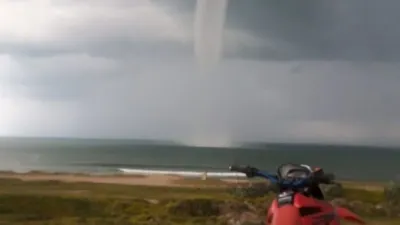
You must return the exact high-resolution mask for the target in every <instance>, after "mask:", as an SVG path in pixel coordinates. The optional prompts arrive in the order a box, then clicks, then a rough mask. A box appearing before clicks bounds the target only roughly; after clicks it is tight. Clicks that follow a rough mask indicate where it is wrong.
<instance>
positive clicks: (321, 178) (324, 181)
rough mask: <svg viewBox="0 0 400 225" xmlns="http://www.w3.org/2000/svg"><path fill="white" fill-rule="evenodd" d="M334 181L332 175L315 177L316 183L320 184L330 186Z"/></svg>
mask: <svg viewBox="0 0 400 225" xmlns="http://www.w3.org/2000/svg"><path fill="white" fill-rule="evenodd" d="M334 180H335V175H334V174H333V173H327V174H324V175H322V176H319V177H317V181H318V182H319V183H322V184H332V183H333V182H334Z"/></svg>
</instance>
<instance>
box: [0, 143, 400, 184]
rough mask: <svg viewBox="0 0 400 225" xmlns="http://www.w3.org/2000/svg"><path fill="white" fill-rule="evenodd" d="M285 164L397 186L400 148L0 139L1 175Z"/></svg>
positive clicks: (270, 167) (211, 169) (220, 169)
mask: <svg viewBox="0 0 400 225" xmlns="http://www.w3.org/2000/svg"><path fill="white" fill-rule="evenodd" d="M288 162H291V163H301V164H308V165H311V166H318V167H322V168H324V170H325V171H327V172H332V173H334V174H336V177H337V178H338V179H341V180H356V181H389V180H400V148H395V147H391V148H384V147H368V146H341V145H322V144H318V145H317V144H284V143H278V144H271V143H247V144H242V145H238V146H236V147H229V148H228V147H224V148H221V147H218V148H217V147H194V146H186V145H181V144H177V143H174V142H161V141H143V140H95V139H62V138H0V170H2V171H15V172H28V171H45V172H68V173H89V174H114V173H115V174H117V173H123V172H125V173H129V171H139V170H140V171H150V172H155V171H158V172H160V171H161V172H168V171H169V172H171V171H172V172H177V171H181V172H204V171H207V172H218V173H220V174H222V176H223V174H227V173H229V170H228V167H229V166H230V165H232V164H238V165H251V166H255V167H257V168H259V169H262V170H265V171H270V172H274V171H276V168H277V166H279V165H280V164H282V163H288Z"/></svg>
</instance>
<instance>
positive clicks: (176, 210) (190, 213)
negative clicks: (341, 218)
mask: <svg viewBox="0 0 400 225" xmlns="http://www.w3.org/2000/svg"><path fill="white" fill-rule="evenodd" d="M184 182H189V183H190V184H193V185H195V184H196V182H200V183H201V181H195V180H190V181H184ZM207 182H211V181H207ZM211 183H212V184H211V185H213V184H215V183H214V181H213V182H211ZM202 184H204V185H201V186H200V188H180V187H175V188H170V187H145V186H131V185H113V184H95V183H64V182H59V181H29V182H28V181H20V180H17V179H0V224H6V225H17V224H18V225H46V224H49V225H50V224H53V225H55V224H60V225H80V224H101V225H107V224H118V225H128V224H144V225H146V224H148V225H150V224H162V225H168V224H172V225H174V224H175V225H177V224H188V225H194V224H205V225H207V224H213V225H218V224H222V222H221V219H220V216H219V214H220V212H219V211H218V209H217V208H216V206H218V205H219V204H222V203H224V204H225V203H226V202H229V206H230V207H233V208H235V207H239V208H240V207H242V205H243V202H244V201H247V202H249V203H250V204H251V205H253V206H255V208H256V209H257V211H258V212H259V213H261V215H262V214H264V213H265V211H266V208H267V206H268V202H270V201H271V199H272V197H273V196H265V197H262V198H251V199H240V198H237V197H234V196H232V195H230V194H229V193H228V192H227V190H226V188H208V187H207V185H205V184H209V183H202ZM218 184H219V183H218ZM344 198H346V199H352V200H360V201H363V202H368V203H377V202H380V201H382V200H383V199H384V196H383V192H382V191H377V190H375V191H371V190H363V189H357V188H354V187H353V188H346V190H345V192H344ZM371 222H372V223H371V224H372V225H380V224H382V225H392V224H393V225H394V224H400V221H399V220H397V221H396V220H394V219H391V220H389V219H385V218H371Z"/></svg>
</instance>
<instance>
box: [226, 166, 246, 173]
mask: <svg viewBox="0 0 400 225" xmlns="http://www.w3.org/2000/svg"><path fill="white" fill-rule="evenodd" d="M229 170H230V171H234V172H239V173H246V172H247V171H248V167H246V166H239V165H231V166H229Z"/></svg>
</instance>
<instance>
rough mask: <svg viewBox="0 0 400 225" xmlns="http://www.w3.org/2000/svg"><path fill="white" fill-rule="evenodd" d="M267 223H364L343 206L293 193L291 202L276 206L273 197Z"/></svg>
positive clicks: (323, 224)
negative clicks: (342, 221)
mask: <svg viewBox="0 0 400 225" xmlns="http://www.w3.org/2000/svg"><path fill="white" fill-rule="evenodd" d="M266 219H267V224H269V225H340V219H345V220H348V221H351V222H355V223H359V224H364V222H363V221H362V220H361V219H360V218H359V217H358V216H357V215H355V214H354V213H352V212H350V211H349V210H347V209H345V208H335V207H334V206H332V205H331V204H329V203H328V202H325V201H320V200H317V199H314V198H310V197H306V196H304V195H302V194H299V193H297V194H295V196H294V200H293V204H286V205H283V206H281V207H278V202H277V200H276V199H275V200H274V201H273V202H272V204H271V206H270V208H269V209H268V213H267V218H266Z"/></svg>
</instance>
